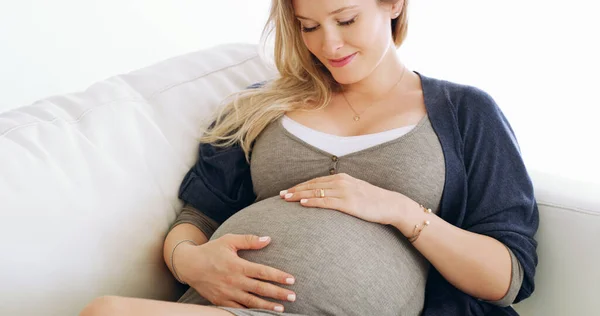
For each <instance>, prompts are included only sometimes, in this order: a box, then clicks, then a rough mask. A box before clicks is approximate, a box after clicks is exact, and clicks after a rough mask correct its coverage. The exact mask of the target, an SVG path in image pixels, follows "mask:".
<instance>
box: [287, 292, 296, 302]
mask: <svg viewBox="0 0 600 316" xmlns="http://www.w3.org/2000/svg"><path fill="white" fill-rule="evenodd" d="M295 300H296V294H289V295H288V301H290V302H294V301H295Z"/></svg>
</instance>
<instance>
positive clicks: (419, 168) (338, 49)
mask: <svg viewBox="0 0 600 316" xmlns="http://www.w3.org/2000/svg"><path fill="white" fill-rule="evenodd" d="M407 5H408V0H404V1H402V0H400V1H394V0H391V1H383V0H330V1H322V0H294V1H290V0H273V2H272V11H271V15H270V19H269V24H268V25H269V26H272V28H273V30H274V34H275V42H274V44H275V56H276V64H277V68H278V70H279V76H278V77H277V78H276V79H274V80H272V81H269V82H264V83H260V84H256V85H253V86H252V87H249V89H246V90H244V91H241V92H240V93H239V94H237V96H236V98H235V99H234V101H232V102H231V103H229V104H226V105H225V106H224V107H222V108H221V110H220V111H218V113H215V114H214V117H211V118H210V119H212V124H211V125H210V126H209V128H208V129H207V131H206V133H205V134H204V136H203V138H202V139H201V140H200V150H199V158H198V161H197V163H196V164H195V166H193V168H192V169H191V170H190V171H189V172H188V173H187V175H186V176H185V178H184V180H183V183H182V185H181V188H180V195H179V197H180V198H181V199H182V200H183V201H184V202H185V207H184V209H183V210H182V212H181V213H180V215H179V217H178V218H177V220H176V221H175V223H173V225H172V227H171V230H170V231H169V233H168V235H167V237H166V239H165V244H164V258H165V263H166V264H167V266H168V267H169V269H170V270H171V272H172V273H173V276H174V277H175V278H176V279H177V280H178V281H180V282H181V283H184V284H189V286H190V287H189V289H188V290H187V292H186V293H185V294H184V295H183V296H182V297H181V298H180V299H179V301H178V302H162V301H155V300H146V299H137V298H125V297H112V296H108V297H101V298H98V299H96V300H94V301H93V302H92V303H90V305H88V306H87V307H86V308H85V309H84V310H83V311H82V315H145V316H148V315H232V314H233V315H257V316H258V315H272V314H280V313H283V314H287V315H490V314H492V315H516V312H515V311H514V310H513V309H512V307H510V305H511V304H513V303H515V302H518V301H521V300H523V299H525V298H527V297H528V296H530V295H531V293H532V292H533V289H534V284H533V280H534V273H535V268H536V265H537V256H536V242H535V240H534V239H533V236H534V234H535V232H536V230H537V227H538V211H537V205H536V202H535V199H534V195H533V188H532V184H531V181H530V178H529V176H528V174H527V170H526V168H525V166H524V163H523V160H522V158H521V155H520V152H519V147H518V144H517V141H516V139H515V136H514V134H513V131H512V130H511V127H510V124H509V123H508V121H507V120H506V118H505V116H504V115H503V114H502V112H501V110H500V109H499V107H498V106H497V105H496V103H495V102H494V100H493V99H492V98H491V97H490V96H489V95H488V94H487V93H485V92H484V91H482V90H480V89H477V88H475V87H471V86H465V85H459V84H456V83H451V82H448V81H443V80H439V79H434V78H430V77H427V76H425V75H423V74H420V73H418V72H416V71H411V70H409V69H407V66H405V65H404V64H403V63H402V62H401V61H400V59H399V57H398V55H397V54H396V49H397V48H398V47H400V45H401V44H402V42H403V41H404V39H405V37H406V34H407ZM438 53H439V54H443V53H444V52H443V51H440V52H438Z"/></svg>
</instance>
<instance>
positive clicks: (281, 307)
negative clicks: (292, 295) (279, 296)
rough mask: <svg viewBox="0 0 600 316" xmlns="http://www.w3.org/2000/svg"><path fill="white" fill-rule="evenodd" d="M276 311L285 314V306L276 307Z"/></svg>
mask: <svg viewBox="0 0 600 316" xmlns="http://www.w3.org/2000/svg"><path fill="white" fill-rule="evenodd" d="M275 311H276V312H280V313H281V312H283V306H275Z"/></svg>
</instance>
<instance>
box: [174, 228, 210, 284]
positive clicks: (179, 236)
mask: <svg viewBox="0 0 600 316" xmlns="http://www.w3.org/2000/svg"><path fill="white" fill-rule="evenodd" d="M186 239H189V240H193V241H194V242H195V243H197V244H198V245H202V244H205V243H206V242H208V238H207V237H206V236H205V235H204V233H203V232H202V231H201V230H200V229H199V228H198V227H196V226H194V225H192V224H189V223H182V224H179V225H177V226H175V227H173V229H171V231H170V232H169V233H168V234H167V238H165V242H164V245H163V258H164V260H165V263H166V265H167V267H168V268H169V270H171V273H173V267H171V253H172V251H173V247H175V245H177V243H178V242H180V241H182V240H186ZM182 246H183V245H179V247H177V251H179V248H180V247H182Z"/></svg>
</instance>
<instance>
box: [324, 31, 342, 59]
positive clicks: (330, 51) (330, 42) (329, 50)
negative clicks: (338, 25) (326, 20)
mask: <svg viewBox="0 0 600 316" xmlns="http://www.w3.org/2000/svg"><path fill="white" fill-rule="evenodd" d="M323 36H324V38H323V43H322V47H321V50H323V54H324V55H325V56H327V57H329V58H336V57H338V58H339V57H341V56H337V51H338V50H339V49H340V48H342V47H343V46H344V41H343V39H342V37H341V35H340V32H339V31H338V30H335V29H333V30H332V29H329V30H325V31H324V32H323Z"/></svg>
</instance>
